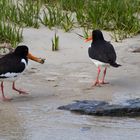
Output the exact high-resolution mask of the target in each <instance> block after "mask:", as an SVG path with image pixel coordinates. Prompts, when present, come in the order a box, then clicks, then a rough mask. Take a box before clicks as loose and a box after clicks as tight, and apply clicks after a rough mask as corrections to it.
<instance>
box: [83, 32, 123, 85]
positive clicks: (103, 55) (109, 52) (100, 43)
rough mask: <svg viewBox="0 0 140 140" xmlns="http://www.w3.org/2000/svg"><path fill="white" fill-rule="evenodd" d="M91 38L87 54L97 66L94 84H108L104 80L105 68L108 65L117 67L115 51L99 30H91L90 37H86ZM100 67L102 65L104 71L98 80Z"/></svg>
mask: <svg viewBox="0 0 140 140" xmlns="http://www.w3.org/2000/svg"><path fill="white" fill-rule="evenodd" d="M90 40H92V43H91V47H89V49H88V54H89V57H90V59H91V60H92V62H93V63H94V64H95V65H96V66H97V67H98V74H97V78H96V81H95V82H94V84H93V85H94V86H96V85H100V84H108V82H105V75H106V70H107V68H108V67H109V66H113V67H119V66H121V65H120V64H117V63H116V52H115V50H114V47H113V45H112V44H110V43H109V42H108V41H106V40H104V37H103V34H102V32H101V31H100V30H93V31H92V37H89V38H88V39H86V42H87V41H90ZM101 67H104V73H103V78H102V80H99V75H100V72H101Z"/></svg>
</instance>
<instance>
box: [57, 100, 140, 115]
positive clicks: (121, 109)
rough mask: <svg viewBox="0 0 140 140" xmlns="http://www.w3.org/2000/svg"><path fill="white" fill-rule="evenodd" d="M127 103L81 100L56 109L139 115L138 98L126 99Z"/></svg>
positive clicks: (99, 113) (92, 113) (88, 112)
mask: <svg viewBox="0 0 140 140" xmlns="http://www.w3.org/2000/svg"><path fill="white" fill-rule="evenodd" d="M125 102H126V103H127V104H122V105H121V104H119V105H118V104H109V103H108V102H105V101H96V100H83V101H75V102H74V103H72V104H68V105H65V106H60V107H58V109H61V110H70V111H72V112H77V113H80V114H86V115H96V116H116V117H122V116H130V117H132V116H134V117H136V116H140V99H139V98H137V99H132V100H126V101H125Z"/></svg>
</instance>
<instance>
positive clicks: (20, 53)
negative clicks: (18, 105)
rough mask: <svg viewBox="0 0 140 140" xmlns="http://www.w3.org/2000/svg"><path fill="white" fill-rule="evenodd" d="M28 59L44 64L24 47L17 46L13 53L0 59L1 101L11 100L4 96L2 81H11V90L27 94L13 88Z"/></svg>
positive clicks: (42, 60)
mask: <svg viewBox="0 0 140 140" xmlns="http://www.w3.org/2000/svg"><path fill="white" fill-rule="evenodd" d="M28 59H31V60H34V61H36V62H39V63H42V64H43V63H44V59H41V58H37V57H35V56H33V55H32V54H30V53H29V49H28V47H27V46H25V45H20V46H17V48H16V49H15V51H14V52H12V53H9V54H6V55H5V56H3V57H2V58H0V81H1V92H2V100H3V101H9V100H11V98H7V97H5V95H4V84H3V82H4V80H6V79H8V80H12V82H13V84H12V89H13V90H15V91H17V92H19V94H27V93H26V92H25V91H22V90H19V89H17V88H16V87H15V80H16V77H17V76H18V75H20V74H21V73H22V72H23V71H24V70H25V68H26V66H27V64H28Z"/></svg>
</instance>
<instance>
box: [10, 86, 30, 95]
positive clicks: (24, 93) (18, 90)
mask: <svg viewBox="0 0 140 140" xmlns="http://www.w3.org/2000/svg"><path fill="white" fill-rule="evenodd" d="M13 90H15V91H17V92H18V93H19V94H22V95H26V94H29V93H28V92H26V91H23V90H21V89H17V88H13Z"/></svg>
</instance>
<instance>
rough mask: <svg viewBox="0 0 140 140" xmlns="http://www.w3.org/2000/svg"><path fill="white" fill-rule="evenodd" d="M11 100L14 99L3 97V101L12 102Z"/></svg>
mask: <svg viewBox="0 0 140 140" xmlns="http://www.w3.org/2000/svg"><path fill="white" fill-rule="evenodd" d="M11 100H12V98H8V97H2V101H6V102H10V101H11Z"/></svg>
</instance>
